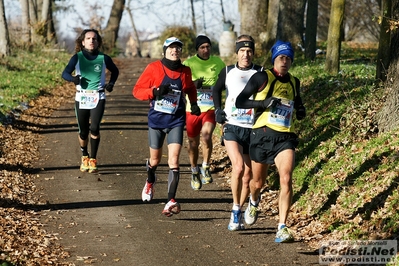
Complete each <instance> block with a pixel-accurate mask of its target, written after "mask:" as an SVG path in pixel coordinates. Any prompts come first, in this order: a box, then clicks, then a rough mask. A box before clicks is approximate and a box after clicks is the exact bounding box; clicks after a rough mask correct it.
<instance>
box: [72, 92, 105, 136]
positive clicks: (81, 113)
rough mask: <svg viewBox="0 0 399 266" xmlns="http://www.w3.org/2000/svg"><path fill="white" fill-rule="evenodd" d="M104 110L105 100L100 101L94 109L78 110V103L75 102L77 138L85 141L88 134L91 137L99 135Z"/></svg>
mask: <svg viewBox="0 0 399 266" xmlns="http://www.w3.org/2000/svg"><path fill="white" fill-rule="evenodd" d="M104 109H105V99H103V100H100V101H99V102H98V104H97V106H96V108H94V109H79V102H78V101H75V115H76V119H77V120H78V127H79V136H80V138H81V139H82V140H86V139H87V138H88V136H89V133H90V132H91V134H92V135H93V136H98V135H99V134H100V123H101V119H102V118H103V115H104ZM90 119H91V123H90Z"/></svg>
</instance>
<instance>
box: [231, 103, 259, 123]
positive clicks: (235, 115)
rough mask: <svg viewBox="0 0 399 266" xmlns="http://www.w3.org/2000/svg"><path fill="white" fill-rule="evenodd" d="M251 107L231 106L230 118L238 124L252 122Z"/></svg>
mask: <svg viewBox="0 0 399 266" xmlns="http://www.w3.org/2000/svg"><path fill="white" fill-rule="evenodd" d="M252 114H253V109H241V108H237V107H232V110H231V118H230V119H231V120H234V121H236V122H237V123H240V124H252V123H253V115H252Z"/></svg>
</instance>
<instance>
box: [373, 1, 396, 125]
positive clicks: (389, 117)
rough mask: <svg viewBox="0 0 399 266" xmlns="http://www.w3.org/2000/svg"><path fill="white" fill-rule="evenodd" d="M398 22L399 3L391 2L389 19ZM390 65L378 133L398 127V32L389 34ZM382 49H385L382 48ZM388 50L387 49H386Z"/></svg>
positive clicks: (378, 119) (379, 117) (379, 114)
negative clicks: (390, 37)
mask: <svg viewBox="0 0 399 266" xmlns="http://www.w3.org/2000/svg"><path fill="white" fill-rule="evenodd" d="M389 18H391V19H393V20H395V21H397V20H399V1H398V0H392V9H391V17H389ZM390 34H391V36H392V39H391V44H390V49H389V50H390V59H391V60H390V63H389V69H388V75H387V79H386V81H385V85H384V87H385V95H386V100H385V102H384V105H383V107H382V108H381V110H380V111H379V112H378V114H377V124H378V129H379V131H380V132H388V131H391V130H393V129H396V128H398V127H399V75H398V71H399V32H398V31H397V30H394V31H392V32H390ZM384 49H387V48H386V47H384ZM387 50H388V49H387Z"/></svg>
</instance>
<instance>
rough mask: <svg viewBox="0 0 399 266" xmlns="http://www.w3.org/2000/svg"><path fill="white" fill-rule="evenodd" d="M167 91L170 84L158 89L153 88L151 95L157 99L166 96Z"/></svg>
mask: <svg viewBox="0 0 399 266" xmlns="http://www.w3.org/2000/svg"><path fill="white" fill-rule="evenodd" d="M169 90H170V84H165V85H160V86H159V88H154V89H153V90H152V94H153V95H154V98H157V97H159V96H162V95H165V94H168V92H169Z"/></svg>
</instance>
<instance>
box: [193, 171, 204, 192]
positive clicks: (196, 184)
mask: <svg viewBox="0 0 399 266" xmlns="http://www.w3.org/2000/svg"><path fill="white" fill-rule="evenodd" d="M201 187H202V183H201V180H200V175H199V173H192V174H191V188H192V189H194V190H200V189H201Z"/></svg>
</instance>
